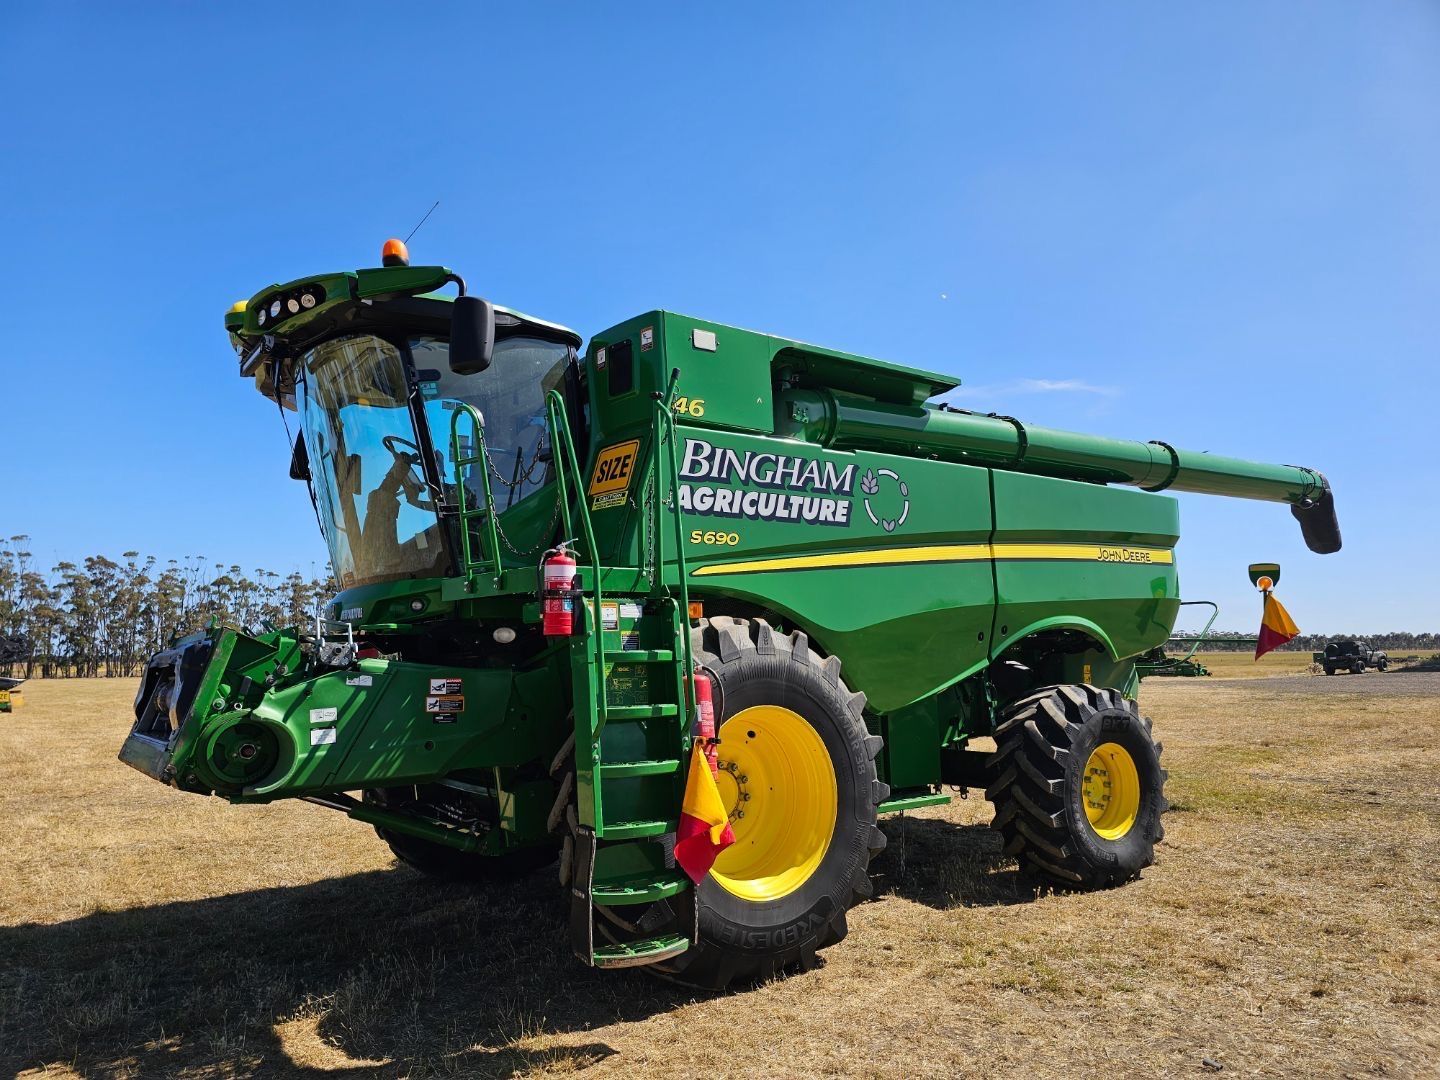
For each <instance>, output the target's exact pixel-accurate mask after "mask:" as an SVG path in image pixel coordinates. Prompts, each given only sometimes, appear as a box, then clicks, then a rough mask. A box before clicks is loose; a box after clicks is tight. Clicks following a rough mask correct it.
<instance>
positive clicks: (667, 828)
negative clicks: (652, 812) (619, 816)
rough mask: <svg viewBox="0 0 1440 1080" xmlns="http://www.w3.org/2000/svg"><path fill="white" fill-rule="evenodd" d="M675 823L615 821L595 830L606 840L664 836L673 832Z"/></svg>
mask: <svg viewBox="0 0 1440 1080" xmlns="http://www.w3.org/2000/svg"><path fill="white" fill-rule="evenodd" d="M676 825H677V822H674V821H617V822H615V824H613V825H606V826H605V827H604V828H601V829H596V830H595V832H596V834H597V835H599V836H602V837H604V838H605V839H606V840H633V839H635V838H637V837H641V836H664V835H665V834H666V833H672V832H674V831H675V828H676Z"/></svg>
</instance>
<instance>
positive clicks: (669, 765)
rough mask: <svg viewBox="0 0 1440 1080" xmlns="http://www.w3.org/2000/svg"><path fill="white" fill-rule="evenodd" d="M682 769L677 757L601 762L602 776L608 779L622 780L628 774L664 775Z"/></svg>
mask: <svg viewBox="0 0 1440 1080" xmlns="http://www.w3.org/2000/svg"><path fill="white" fill-rule="evenodd" d="M679 771H680V762H679V761H678V760H677V759H675V758H664V759H661V760H656V761H605V762H601V764H600V776H601V777H602V778H603V779H606V780H621V779H624V778H625V777H628V776H662V775H664V774H665V773H673V772H679Z"/></svg>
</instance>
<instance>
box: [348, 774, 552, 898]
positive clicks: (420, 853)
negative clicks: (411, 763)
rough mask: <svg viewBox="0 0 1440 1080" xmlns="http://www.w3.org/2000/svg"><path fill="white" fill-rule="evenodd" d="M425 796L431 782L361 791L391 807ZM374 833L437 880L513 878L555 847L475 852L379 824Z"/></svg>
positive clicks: (548, 857) (543, 861)
mask: <svg viewBox="0 0 1440 1080" xmlns="http://www.w3.org/2000/svg"><path fill="white" fill-rule="evenodd" d="M447 792H448V789H440V793H441V795H442V796H443V795H444V794H446V793H447ZM451 794H453V793H451ZM426 796H430V797H432V798H433V797H434V796H435V790H434V786H433V785H431V786H422V787H419V788H415V787H398V788H370V789H368V790H367V791H365V792H364V799H365V801H366V802H367V803H370V804H371V805H373V806H382V807H391V808H394V807H400V806H403V805H405V804H406V803H412V802H415V801H417V800H423V799H425V797H426ZM375 833H376V835H377V836H379V837H380V839H381V840H384V841H385V843H386V844H387V845H389V847H390V850H391V851H392V852H394V854H395V858H397V859H399V860H400V861H401V862H402V863H404V864H405V865H406V866H408V867H410V868H411V869H413V870H418V871H420V872H421V873H422V874H426V875H428V876H430V877H433V878H438V879H440V880H441V881H453V882H467V883H477V882H487V881H513V880H515V879H516V878H521V877H524V876H525V875H527V874H531V873H534V872H535V871H536V870H539V869H540V868H541V867H544V866H549V865H550V864H551V863H553V862H554V861H555V857H556V854H557V852H556V849H555V848H553V847H546V846H541V847H527V848H517V849H516V850H514V851H512V852H509V853H508V854H505V855H477V854H475V853H474V852H469V851H460V850H459V849H458V848H452V847H448V846H446V845H445V844H436V843H432V842H431V841H429V840H421V839H420V838H419V837H416V836H406V835H405V834H403V833H397V832H392V831H391V830H389V829H385V828H382V827H381V826H379V825H376V826H375Z"/></svg>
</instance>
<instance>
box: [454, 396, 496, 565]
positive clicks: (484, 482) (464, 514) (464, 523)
mask: <svg viewBox="0 0 1440 1080" xmlns="http://www.w3.org/2000/svg"><path fill="white" fill-rule="evenodd" d="M462 416H463V417H468V418H469V420H470V425H471V431H472V434H473V436H474V441H475V445H476V446H478V447H479V448H480V452H479V453H478V454H471V455H470V456H468V457H462V456H461V454H460V419H461V417H462ZM477 462H478V463H479V464H480V488H481V490H482V491H483V492H484V493H485V505H484V506H483V507H476V508H475V509H473V510H472V509H468V508H467V507H466V506H465V471H464V470H465V466H467V465H474V464H476V463H477ZM450 463H451V465H452V467H453V468H454V470H455V498H456V501H457V503H458V506H459V517H460V556H461V559H462V560H463V561H464V564H465V565H464V569H465V577H466V578H467V580H468V579H469V578H470V577H471V576H472V575H473V574H474V573H475V572H476V570H478V569H481V568H483V567H486V566H487V565H488V567H489V570H490V573H491V575H492V576H493V577H494V578H495V580H496V582H497V583H498V582H499V579H500V574H501V566H500V537H499V533H498V529H497V526H496V523H495V499H494V496H493V495H492V494H491V493H490V452H489V451H488V450H487V449H486V447H485V420H484V418H483V417H482V416H481V415H480V412H479V410H478V409H476V408H475V407H474V406H473V405H467V404H465V403H464V402H456V408H455V411H454V412H453V413H452V414H451V416H450ZM481 515H484V517H485V526H486V536H487V537H488V539H489V541H490V543H489V545H488V546H489V549H490V557H489V558H488V559H486V560H481V559H475V558H472V557H471V552H470V519H471V518H477V517H480V516H481Z"/></svg>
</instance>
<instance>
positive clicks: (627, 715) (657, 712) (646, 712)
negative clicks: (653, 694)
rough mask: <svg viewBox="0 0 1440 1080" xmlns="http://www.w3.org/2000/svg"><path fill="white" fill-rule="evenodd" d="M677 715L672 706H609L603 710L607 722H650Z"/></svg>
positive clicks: (676, 709)
mask: <svg viewBox="0 0 1440 1080" xmlns="http://www.w3.org/2000/svg"><path fill="white" fill-rule="evenodd" d="M679 714H680V710H679V709H678V708H676V707H675V706H674V705H611V706H610V707H609V708H607V709H606V710H605V718H606V719H607V720H651V719H655V718H657V717H662V716H678V715H679Z"/></svg>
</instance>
